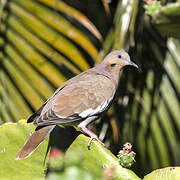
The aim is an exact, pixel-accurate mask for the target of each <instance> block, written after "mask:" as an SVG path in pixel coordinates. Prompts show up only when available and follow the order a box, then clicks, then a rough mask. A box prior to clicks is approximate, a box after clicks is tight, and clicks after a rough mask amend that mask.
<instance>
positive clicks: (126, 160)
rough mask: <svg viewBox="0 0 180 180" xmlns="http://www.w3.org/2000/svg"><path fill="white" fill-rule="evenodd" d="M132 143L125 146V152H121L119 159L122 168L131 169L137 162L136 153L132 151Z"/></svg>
mask: <svg viewBox="0 0 180 180" xmlns="http://www.w3.org/2000/svg"><path fill="white" fill-rule="evenodd" d="M131 148H132V145H131V144H130V143H126V144H124V147H123V150H120V151H119V154H118V159H119V163H120V165H121V166H123V167H126V168H130V167H131V166H132V165H133V164H134V162H135V155H136V153H135V152H133V151H132V150H131Z"/></svg>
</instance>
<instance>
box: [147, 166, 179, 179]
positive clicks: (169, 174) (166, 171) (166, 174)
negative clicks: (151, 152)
mask: <svg viewBox="0 0 180 180" xmlns="http://www.w3.org/2000/svg"><path fill="white" fill-rule="evenodd" d="M151 179H156V180H168V179H171V180H179V179H180V167H167V168H163V169H157V170H155V171H153V172H151V173H149V174H148V175H146V176H145V177H144V180H151Z"/></svg>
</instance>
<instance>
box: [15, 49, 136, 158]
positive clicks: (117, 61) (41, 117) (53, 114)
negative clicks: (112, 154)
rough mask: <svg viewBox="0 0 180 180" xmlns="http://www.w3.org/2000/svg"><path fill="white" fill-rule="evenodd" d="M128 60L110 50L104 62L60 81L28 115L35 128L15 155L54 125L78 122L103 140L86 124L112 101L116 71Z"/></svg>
mask: <svg viewBox="0 0 180 180" xmlns="http://www.w3.org/2000/svg"><path fill="white" fill-rule="evenodd" d="M126 65H132V66H135V67H136V68H137V65H136V64H134V63H133V62H132V61H130V57H129V55H128V54H127V53H126V52H125V51H124V50H120V51H118V50H117V51H112V52H111V53H109V54H108V55H107V56H106V57H105V59H104V60H103V62H102V63H101V64H99V65H97V66H96V67H94V68H92V69H89V70H87V71H85V72H83V73H81V74H79V75H77V76H75V77H74V78H72V79H70V80H69V81H67V82H66V83H65V84H64V85H62V86H61V87H60V88H59V89H57V90H56V92H55V93H54V94H53V96H52V97H51V98H50V99H48V100H47V101H46V102H45V104H44V105H43V106H42V107H41V108H40V109H39V110H38V111H37V112H36V113H35V114H33V115H32V116H31V117H30V118H29V119H28V122H33V123H34V125H35V126H37V129H36V130H35V132H34V133H33V135H32V136H31V137H30V138H29V140H28V141H27V142H26V143H25V145H24V146H23V147H22V149H21V150H20V152H19V153H18V155H17V157H16V159H22V158H26V157H28V156H29V155H30V154H31V153H32V152H33V151H34V150H35V149H36V148H37V147H38V145H39V144H40V143H41V142H42V141H43V140H44V139H45V137H46V136H47V135H48V134H49V133H50V132H51V130H52V129H53V128H54V127H55V125H64V126H66V125H72V126H77V127H78V128H79V129H80V130H81V131H83V132H84V133H86V134H88V135H89V136H90V137H91V138H90V140H89V143H88V146H90V143H91V141H92V140H93V139H96V140H98V141H99V142H100V143H101V144H103V143H102V142H101V141H100V140H99V139H98V137H97V136H96V135H95V134H94V133H93V132H91V131H90V130H89V129H87V128H86V126H87V125H88V124H89V123H91V122H92V121H94V120H96V119H97V118H98V117H100V115H101V114H102V113H104V112H105V111H106V110H107V109H108V108H109V106H110V105H111V102H112V100H113V99H114V95H115V92H116V89H117V86H118V80H119V71H120V70H121V69H122V68H123V67H124V66H126Z"/></svg>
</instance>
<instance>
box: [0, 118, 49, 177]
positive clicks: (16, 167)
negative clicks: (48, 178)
mask: <svg viewBox="0 0 180 180" xmlns="http://www.w3.org/2000/svg"><path fill="white" fill-rule="evenodd" d="M33 131H34V126H33V125H32V124H27V123H26V121H25V120H20V121H19V122H18V123H5V124H3V125H2V126H0V179H3V180H4V179H13V180H21V179H22V180H24V179H26V180H33V179H40V178H43V177H45V173H44V172H45V170H46V166H45V165H44V158H45V154H46V150H47V143H48V139H46V140H45V141H44V142H43V143H42V144H41V145H40V146H39V147H38V149H37V150H36V151H35V152H34V153H33V154H32V156H30V157H28V158H27V159H24V160H15V157H16V155H17V153H18V151H19V150H20V148H21V147H22V146H23V144H24V143H25V141H26V140H27V138H28V137H29V136H30V134H31V132H33Z"/></svg>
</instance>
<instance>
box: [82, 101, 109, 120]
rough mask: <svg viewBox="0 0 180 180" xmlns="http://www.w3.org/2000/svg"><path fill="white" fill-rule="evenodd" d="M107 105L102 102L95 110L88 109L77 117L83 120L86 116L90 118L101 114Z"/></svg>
mask: <svg viewBox="0 0 180 180" xmlns="http://www.w3.org/2000/svg"><path fill="white" fill-rule="evenodd" d="M107 105H108V102H107V101H104V102H103V103H102V104H101V105H100V106H98V107H97V108H96V109H92V108H89V109H86V110H85V111H83V112H81V113H80V114H79V116H81V117H82V118H85V117H88V116H92V115H94V114H98V113H101V112H103V110H104V109H105V108H106V107H107Z"/></svg>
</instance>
